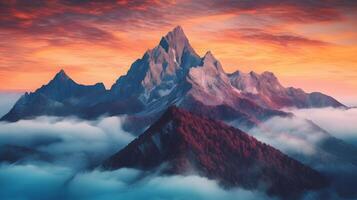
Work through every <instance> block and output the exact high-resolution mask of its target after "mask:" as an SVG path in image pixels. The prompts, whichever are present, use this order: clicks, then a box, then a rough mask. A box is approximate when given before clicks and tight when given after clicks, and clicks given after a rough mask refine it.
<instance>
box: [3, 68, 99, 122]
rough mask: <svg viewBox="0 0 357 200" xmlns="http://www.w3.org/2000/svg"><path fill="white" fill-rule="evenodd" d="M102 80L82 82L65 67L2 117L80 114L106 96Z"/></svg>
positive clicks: (26, 94) (16, 117)
mask: <svg viewBox="0 0 357 200" xmlns="http://www.w3.org/2000/svg"><path fill="white" fill-rule="evenodd" d="M104 94H105V87H104V85H103V84H102V83H97V84H95V85H81V84H77V83H76V82H74V81H73V80H72V79H71V78H70V77H68V76H67V74H66V73H65V72H64V71H63V70H61V71H60V72H58V73H57V74H56V75H55V77H54V78H53V79H52V80H51V81H50V82H49V83H48V84H47V85H43V86H42V87H41V88H39V89H37V90H36V91H35V92H33V93H25V94H24V95H22V96H21V98H20V99H19V100H18V101H17V102H16V104H15V105H14V107H13V108H12V109H11V110H10V112H9V113H7V114H6V115H5V116H3V117H2V118H1V119H2V120H7V121H17V120H19V119H26V118H32V117H36V116H41V115H54V116H67V115H79V116H81V115H80V114H81V112H82V110H83V108H86V107H89V106H91V105H94V104H96V103H97V102H98V101H99V100H100V99H102V98H103V97H104Z"/></svg>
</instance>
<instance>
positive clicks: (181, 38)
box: [111, 26, 201, 103]
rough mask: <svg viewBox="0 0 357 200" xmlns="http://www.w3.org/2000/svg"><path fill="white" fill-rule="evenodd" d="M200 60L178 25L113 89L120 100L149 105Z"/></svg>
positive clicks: (171, 87) (137, 62)
mask: <svg viewBox="0 0 357 200" xmlns="http://www.w3.org/2000/svg"><path fill="white" fill-rule="evenodd" d="M200 61H201V58H200V57H199V56H198V55H197V53H196V52H195V51H194V50H193V48H192V47H191V45H190V43H189V41H188V39H187V37H186V35H185V34H184V32H183V30H182V28H181V27H180V26H178V27H176V28H175V29H174V30H172V31H171V32H169V33H168V34H167V35H166V36H165V37H162V38H161V40H160V43H159V45H158V46H156V47H155V48H154V49H151V50H148V51H147V52H146V53H145V54H144V55H143V57H142V58H141V59H138V60H136V61H135V62H134V63H133V64H132V65H131V68H130V69H129V71H128V73H127V74H126V75H124V76H121V77H120V78H119V79H118V80H117V81H116V83H115V84H114V85H113V86H112V88H111V92H112V93H113V94H116V95H117V96H118V97H119V98H128V97H132V96H134V97H136V98H138V99H140V100H141V101H143V102H144V103H150V102H152V101H154V100H156V99H158V98H160V97H162V96H165V95H166V94H168V93H170V91H171V90H172V89H173V88H174V87H175V86H176V85H177V84H178V82H179V81H180V80H181V79H182V77H183V76H184V75H185V74H187V71H188V69H189V68H190V67H193V66H196V65H198V64H199V63H200Z"/></svg>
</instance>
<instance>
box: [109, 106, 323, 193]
mask: <svg viewBox="0 0 357 200" xmlns="http://www.w3.org/2000/svg"><path fill="white" fill-rule="evenodd" d="M103 167H104V168H106V169H111V170H113V169H117V168H121V167H133V168H139V169H145V170H148V169H154V168H157V167H160V168H161V170H162V172H163V173H169V174H190V173H191V172H195V173H199V174H200V175H202V176H206V177H208V178H212V179H215V180H217V181H219V182H220V183H221V184H222V185H224V186H227V187H235V186H240V187H244V188H247V189H258V188H266V190H267V192H268V193H269V194H272V195H279V196H283V197H291V198H294V197H297V196H298V195H299V194H300V193H301V192H303V191H304V190H313V189H319V188H322V187H324V186H326V184H327V181H326V180H325V178H324V177H322V176H321V175H320V174H319V173H318V172H316V171H315V170H313V169H311V168H309V167H307V166H305V165H303V164H301V163H300V162H298V161H296V160H294V159H292V158H290V157H288V156H286V155H284V154H283V153H281V152H280V151H278V150H276V149H274V148H273V147H271V146H269V145H267V144H264V143H261V142H259V141H257V140H256V139H255V138H253V137H251V136H249V135H248V134H246V133H244V132H242V131H240V130H238V129H235V128H233V127H230V126H227V125H225V124H224V123H221V122H218V121H214V120H211V119H208V118H205V117H200V116H197V115H193V114H191V113H189V112H187V111H184V110H181V109H178V108H176V107H171V108H169V109H168V110H167V112H165V113H164V114H163V115H162V117H161V118H160V119H159V120H158V121H157V122H156V123H154V124H153V125H152V126H151V127H150V128H149V129H148V130H147V131H145V132H144V133H143V134H142V135H140V136H139V137H138V138H137V139H135V140H134V141H133V142H131V143H130V144H129V145H127V146H126V147H125V148H124V149H122V150H121V151H119V152H118V153H116V154H114V155H113V156H111V157H110V158H109V159H108V160H107V161H106V162H105V163H104V164H103Z"/></svg>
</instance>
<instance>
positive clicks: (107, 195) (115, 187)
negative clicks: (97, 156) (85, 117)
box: [0, 164, 271, 200]
mask: <svg viewBox="0 0 357 200" xmlns="http://www.w3.org/2000/svg"><path fill="white" fill-rule="evenodd" d="M142 174H143V172H142V171H139V170H134V169H125V168H124V169H119V170H116V171H98V170H94V171H91V172H83V173H77V174H73V171H72V170H71V169H70V168H65V167H59V166H51V165H41V166H37V165H32V164H27V165H15V166H12V165H1V166H0V183H6V184H2V188H1V190H0V199H2V200H14V199H29V200H32V199H36V200H42V199H43V200H44V199H52V200H57V199H58V200H59V199H61V200H62V199H69V200H72V199H73V200H75V199H88V200H91V199H93V200H98V199H99V200H106V199H108V200H112V199H117V200H121V199H122V200H131V199H147V200H160V199H175V200H176V199H177V200H186V199H187V200H191V199H197V200H199V199H202V200H203V199H204V200H216V199H221V200H231V199H237V198H239V199H245V200H258V199H271V198H269V197H267V196H266V195H264V194H262V193H260V192H257V191H255V192H253V191H247V190H243V189H235V190H224V189H222V188H221V187H219V186H218V185H217V183H216V182H215V181H212V180H208V179H206V178H203V177H199V176H193V175H192V176H159V175H149V176H144V177H143V176H142ZM138 179H139V180H138Z"/></svg>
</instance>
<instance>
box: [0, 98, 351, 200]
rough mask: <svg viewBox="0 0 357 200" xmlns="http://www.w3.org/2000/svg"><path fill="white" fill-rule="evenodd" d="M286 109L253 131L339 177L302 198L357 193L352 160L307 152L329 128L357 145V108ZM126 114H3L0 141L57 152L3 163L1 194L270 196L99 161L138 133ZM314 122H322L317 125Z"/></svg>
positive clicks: (4, 105)
mask: <svg viewBox="0 0 357 200" xmlns="http://www.w3.org/2000/svg"><path fill="white" fill-rule="evenodd" d="M0 97H1V100H0V109H1V110H0V112H5V111H7V110H9V109H10V107H11V106H12V104H13V103H14V101H15V100H16V98H14V97H13V96H8V97H9V98H8V99H7V100H5V98H6V95H3V94H2V95H0ZM10 102H12V103H10ZM288 111H289V112H292V113H294V115H295V117H289V118H281V117H275V118H271V119H269V120H268V121H266V122H264V123H263V124H262V125H261V126H260V127H256V128H253V129H251V130H249V131H248V132H249V133H250V134H251V135H253V136H255V137H256V138H257V139H258V140H260V141H263V142H265V143H268V144H270V145H272V146H274V147H276V148H277V149H279V150H281V151H282V152H284V153H287V154H288V155H291V156H292V157H294V158H296V159H298V160H300V161H302V162H305V163H307V164H309V165H310V166H312V167H314V168H315V169H320V170H325V171H328V172H329V174H332V175H335V176H334V177H340V179H339V180H334V182H333V183H332V186H331V187H330V188H328V189H327V190H324V191H318V192H315V193H306V195H305V197H304V198H305V199H316V198H321V197H324V199H342V196H344V197H357V194H356V193H355V192H353V191H354V189H353V187H354V185H356V184H357V183H356V181H354V180H357V177H356V176H357V173H356V172H357V171H355V167H354V166H351V165H350V164H346V163H341V164H338V163H334V164H333V165H331V166H330V165H326V163H325V164H324V165H318V164H316V163H313V162H311V163H310V161H309V160H308V159H306V158H310V157H312V156H314V155H316V154H318V153H319V149H318V147H317V144H319V142H320V141H321V140H323V139H324V138H326V137H327V135H326V132H325V130H326V131H327V132H328V134H331V135H332V136H335V137H336V138H339V139H342V140H343V141H345V142H348V143H351V144H355V145H357V143H356V141H357V109H356V108H354V109H334V108H324V109H300V110H299V109H289V110H288ZM125 119H126V117H125V116H116V117H102V118H99V119H97V120H81V119H78V118H73V117H72V118H58V117H38V118H36V119H32V120H20V121H18V122H14V123H7V122H0V146H1V145H9V144H10V145H17V146H24V147H28V148H33V149H35V150H37V151H39V152H42V153H44V154H46V155H49V156H50V157H51V158H52V159H51V160H50V161H48V160H42V161H41V160H25V161H21V162H16V163H13V164H9V163H5V162H3V163H0V185H1V189H0V199H4V200H7V199H9V200H10V199H11V200H13V199H36V200H37V199H38V200H41V199H149V200H150V199H153V200H154V199H155V200H156V199H178V200H181V199H208V200H209V199H223V200H224V199H227V200H228V199H237V198H239V199H248V200H249V199H252V200H253V199H254V200H255V199H273V198H271V197H267V196H266V195H265V194H264V193H263V192H260V191H247V190H244V189H238V188H237V189H230V190H227V189H223V188H221V187H220V186H219V185H218V184H217V183H216V182H215V181H214V180H208V179H206V178H204V177H200V176H196V175H191V176H163V175H159V174H152V173H151V174H147V173H146V172H144V171H140V170H135V169H119V170H115V171H102V170H101V169H100V168H96V167H95V166H98V165H99V164H100V162H101V161H103V160H105V159H106V158H108V157H109V156H110V155H112V154H113V153H115V152H117V151H118V150H120V149H121V148H123V147H124V146H125V145H126V144H128V143H129V142H130V141H132V140H133V139H134V138H135V136H133V135H132V134H130V133H128V132H126V131H124V130H123V129H122V125H123V123H124V122H125ZM316 125H317V126H319V127H322V128H323V129H317V128H316ZM88 167H90V168H88ZM89 169H91V170H89ZM334 173H335V174H334ZM332 175H331V176H332ZM346 184H347V185H348V186H345V185H346ZM336 188H337V189H336ZM341 194H343V195H342V196H341ZM321 195H322V196H321ZM354 195H356V196H354Z"/></svg>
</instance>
